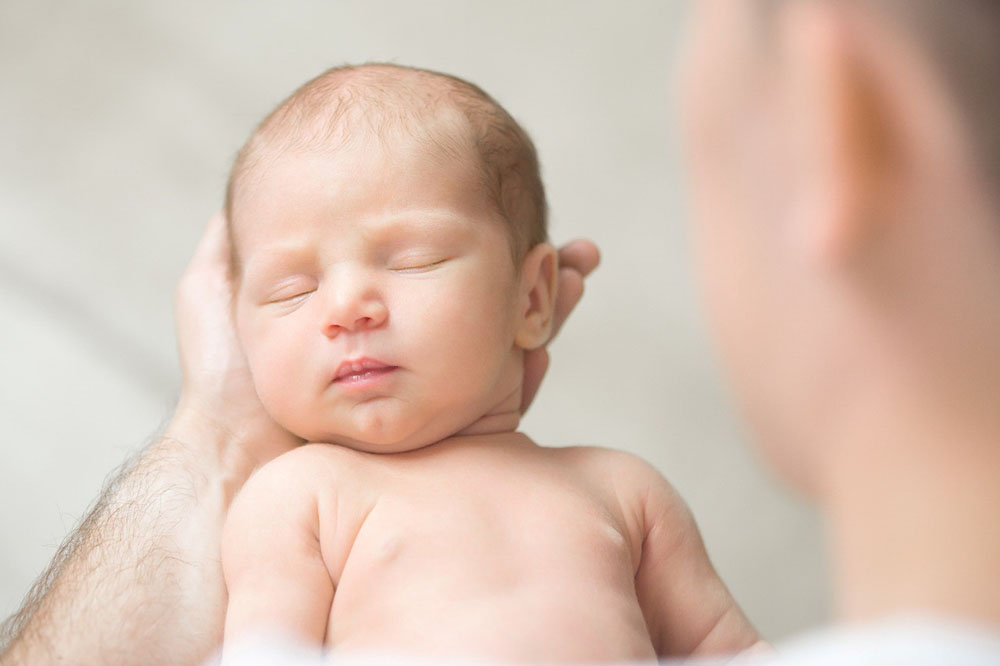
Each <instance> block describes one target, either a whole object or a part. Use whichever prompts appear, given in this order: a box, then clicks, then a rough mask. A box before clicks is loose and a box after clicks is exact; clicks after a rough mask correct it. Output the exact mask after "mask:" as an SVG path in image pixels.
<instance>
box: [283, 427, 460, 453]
mask: <svg viewBox="0 0 1000 666" xmlns="http://www.w3.org/2000/svg"><path fill="white" fill-rule="evenodd" d="M365 425H366V427H364V428H358V429H356V430H355V431H353V432H349V433H346V432H330V431H322V430H313V431H311V432H308V433H307V436H303V439H305V440H307V441H310V442H314V443H319V444H337V445H339V446H346V447H347V448H350V449H354V450H355V451H362V452H364V453H405V452H407V451H416V450H417V449H422V448H424V447H425V446H430V445H431V444H435V443H437V442H439V441H441V440H443V439H446V438H447V437H449V436H450V435H452V434H454V432H455V430H454V429H449V428H447V427H436V428H435V427H433V426H434V424H426V425H425V426H424V427H419V426H417V425H416V424H410V423H399V422H396V423H377V422H376V423H371V424H365Z"/></svg>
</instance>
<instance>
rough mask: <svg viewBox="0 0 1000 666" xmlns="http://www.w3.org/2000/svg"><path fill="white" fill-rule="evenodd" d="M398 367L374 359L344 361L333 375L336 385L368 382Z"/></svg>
mask: <svg viewBox="0 0 1000 666" xmlns="http://www.w3.org/2000/svg"><path fill="white" fill-rule="evenodd" d="M398 367H399V366H395V365H390V364H388V363H384V362H382V361H379V360H378V359H374V358H359V359H354V360H350V361H344V362H343V363H341V364H340V366H338V367H337V372H335V373H334V375H333V382H334V383H336V384H356V383H363V382H368V381H372V380H376V379H378V378H380V377H383V376H385V375H388V374H390V373H391V372H393V371H394V370H396V369H397V368H398Z"/></svg>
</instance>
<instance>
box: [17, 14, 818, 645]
mask: <svg viewBox="0 0 1000 666" xmlns="http://www.w3.org/2000/svg"><path fill="white" fill-rule="evenodd" d="M682 9H683V7H682V3H679V2H673V1H671V2H667V1H666V0H643V1H640V0H631V1H629V2H618V1H614V2H613V1H611V0H607V1H603V2H596V1H589V2H588V1H583V0H562V1H544V0H543V1H539V0H519V1H515V2H510V1H506V2H485V1H482V2H479V1H476V2H473V1H467V2H463V1H458V0H455V1H433V2H428V1H424V2H411V1H409V0H380V1H364V2H362V1H354V0H352V1H343V0H342V1H337V2H335V1H332V0H330V1H326V2H321V1H320V0H311V1H307V0H293V1H287V2H281V3H277V2H263V1H259V0H257V1H245V0H244V1H237V0H232V1H227V2H222V1H219V2H210V3H205V2H199V1H195V0H180V1H174V2H169V3H166V2H153V1H152V0H141V1H138V0H118V1H115V0H92V1H90V2H78V3H63V2H55V1H54V0H3V2H0V120H2V122H0V433H2V434H3V437H4V440H3V444H2V446H0V615H6V614H8V613H9V612H11V611H13V610H14V608H15V607H16V606H17V604H18V603H19V600H20V598H21V597H22V595H23V594H24V593H25V591H26V590H27V588H28V586H29V585H30V583H31V581H32V580H33V579H34V578H35V576H36V575H37V574H38V573H39V572H40V571H41V570H42V568H43V567H44V565H45V564H46V562H47V561H48V560H49V558H50V557H51V556H52V554H53V553H54V550H55V547H56V545H57V544H58V543H59V542H60V541H61V539H62V538H63V537H64V535H65V534H66V533H67V532H68V531H69V530H70V529H71V528H72V527H73V526H74V524H75V523H76V522H77V520H78V519H79V518H80V516H81V515H82V514H83V512H84V511H85V509H86V507H87V506H88V504H89V503H90V502H91V501H92V500H93V498H94V497H95V496H96V494H97V492H98V489H99V488H100V485H101V483H102V480H103V479H104V478H105V477H106V475H107V474H108V473H109V472H110V471H111V470H112V469H113V468H114V467H115V466H116V465H117V464H118V463H119V462H120V461H121V460H122V459H123V458H124V457H125V455H126V454H128V453H129V452H131V451H134V450H135V449H136V448H137V447H139V446H141V445H142V444H143V443H144V442H145V441H147V440H148V438H149V437H150V436H151V435H152V434H153V433H154V432H155V431H156V429H157V428H158V427H159V426H160V425H161V424H162V422H163V421H164V420H165V419H166V418H167V416H168V415H169V414H170V412H171V409H172V406H173V402H174V400H175V399H176V395H177V390H178V383H179V376H178V370H177V364H176V360H175V346H174V335H173V322H172V311H171V296H172V291H173V288H174V284H175V283H176V281H177V278H178V276H179V275H180V274H181V272H182V270H183V268H184V266H185V264H186V262H187V260H188V257H189V255H190V253H191V251H192V249H193V247H194V245H195V243H196V241H197V239H198V238H199V236H200V234H201V231H202V228H203V226H204V224H205V222H206V220H207V219H208V218H209V216H210V215H211V214H212V213H213V212H214V211H215V210H216V208H218V206H219V204H220V201H221V196H222V189H223V184H224V180H225V176H226V172H227V169H228V166H229V163H230V161H231V159H232V157H233V156H234V154H235V152H236V150H237V149H238V147H239V146H240V144H241V143H242V141H243V140H244V139H245V137H246V135H247V133H248V132H249V131H250V129H251V127H252V126H253V125H254V123H256V122H257V121H258V120H259V119H260V118H261V117H262V116H263V115H264V114H265V113H266V112H267V111H268V110H269V109H270V108H271V107H272V106H274V105H275V104H276V103H277V102H278V101H280V99H282V98H283V97H284V96H285V95H287V94H288V93H289V92H290V91H291V90H292V89H294V88H295V87H297V86H298V85H299V84H301V83H302V82H304V81H305V80H306V79H308V78H310V77H312V76H314V75H315V74H317V73H319V72H320V71H322V70H324V69H325V68H327V67H329V66H332V65H336V64H341V63H345V62H363V61H368V60H388V61H393V62H399V63H403V64H413V65H419V66H424V67H430V68H435V69H440V70H443V71H447V72H450V73H454V74H457V75H459V76H463V77H466V78H469V79H471V80H472V81H475V82H477V83H478V84H480V85H481V86H483V87H484V88H485V89H486V90H487V91H489V92H490V93H492V94H493V95H494V96H495V97H497V98H498V99H499V100H500V101H501V102H502V103H503V104H504V105H505V106H506V107H507V108H508V109H509V110H510V111H511V112H512V114H513V115H514V116H515V117H517V118H518V119H520V120H521V121H522V122H523V124H524V125H525V127H526V128H527V129H528V131H529V132H530V133H531V134H532V135H533V137H534V138H535V140H536V142H537V144H538V148H539V150H540V153H541V157H542V162H543V167H544V176H545V181H546V183H547V186H548V192H549V197H550V202H551V209H552V235H553V238H554V240H556V241H557V242H559V241H565V240H567V239H569V238H572V237H577V236H586V237H589V238H592V239H594V240H595V241H597V242H598V243H599V245H600V246H601V248H602V249H603V252H604V264H603V266H602V268H601V269H600V271H599V272H598V273H597V274H595V276H594V277H593V279H592V280H590V281H589V282H588V293H587V297H586V299H585V301H584V302H583V303H582V304H581V305H580V307H579V308H578V310H577V313H576V314H575V315H574V318H573V320H572V322H571V323H570V325H569V326H568V327H567V328H566V329H565V331H564V332H563V334H562V336H561V337H560V338H559V339H558V341H557V342H556V343H555V344H554V346H553V348H552V351H553V357H554V361H553V366H552V369H551V373H550V375H549V377H548V379H547V381H546V384H545V386H544V388H543V390H542V393H541V395H540V397H539V399H538V400H537V402H536V403H535V406H534V408H533V409H532V411H531V413H530V414H529V416H528V418H527V419H526V420H525V422H524V429H525V430H526V431H527V432H528V433H529V434H531V435H533V436H534V437H535V438H536V439H537V440H538V441H540V442H541V443H545V444H551V445H561V444H570V443H593V444H604V445H608V446H613V447H618V448H622V449H627V450H630V451H633V452H635V453H638V454H640V455H642V456H644V457H646V458H647V459H649V460H651V461H652V462H653V463H654V464H655V465H657V466H658V467H659V469H660V470H662V471H663V472H664V474H666V475H667V476H668V477H669V478H670V479H671V480H672V481H673V482H674V483H675V484H676V486H677V487H678V488H679V489H680V491H681V492H682V493H683V494H684V495H685V496H686V497H687V499H688V501H689V503H690V505H691V506H692V508H693V510H694V512H695V515H696V516H697V518H698V520H699V523H700V525H701V527H702V530H703V532H704V535H705V539H706V541H707V543H708V546H709V550H710V553H711V555H712V557H713V559H714V561H715V563H716V565H717V566H718V568H719V570H720V572H721V573H722V575H723V577H724V578H725V580H726V581H727V582H728V583H729V584H730V586H731V587H732V589H733V591H734V593H735V595H736V597H737V599H738V600H739V601H740V602H741V603H742V604H743V605H744V607H745V608H746V610H747V612H748V613H749V615H750V617H751V618H752V619H753V620H754V621H755V622H756V623H757V624H758V626H759V627H760V629H761V630H762V631H763V632H764V633H765V635H766V636H768V637H769V638H771V639H778V638H781V637H784V636H786V635H788V634H789V633H791V632H793V631H796V630H799V629H801V628H805V627H808V626H813V625H815V624H817V623H819V622H821V621H822V620H823V619H824V618H825V616H826V613H827V610H826V609H827V607H828V598H827V597H828V592H827V583H826V581H825V573H824V562H823V561H822V555H821V552H822V548H821V527H820V525H819V523H818V521H817V519H816V516H815V514H814V513H813V511H811V510H810V509H809V508H807V507H805V506H804V505H803V504H802V503H801V502H800V501H799V500H798V499H797V498H795V497H793V496H791V495H789V494H788V493H787V492H786V491H784V490H783V489H781V488H780V487H778V486H777V485H776V484H775V483H774V482H773V480H771V479H770V478H768V476H767V474H766V473H765V472H764V471H763V470H762V468H761V466H760V464H759V463H758V461H757V460H756V458H755V456H754V454H753V452H752V450H751V449H750V448H749V447H747V445H746V444H747V442H746V440H747V437H746V434H745V433H744V432H742V431H741V429H740V425H739V422H738V420H737V418H736V416H735V414H734V409H733V406H732V404H731V402H730V400H729V398H728V396H727V393H726V391H725V387H724V384H723V381H722V379H721V378H720V374H719V372H718V368H717V367H716V365H715V361H714V357H713V354H712V350H711V347H710V344H709V342H708V333H707V331H706V327H705V323H704V318H703V313H702V312H701V311H700V308H699V305H698V301H697V286H696V283H695V281H694V279H693V276H692V271H691V265H690V260H689V258H688V256H687V248H686V242H687V241H686V237H685V227H684V217H685V212H684V200H683V177H682V172H681V170H680V167H679V164H678V150H677V141H676V139H677V137H676V131H675V129H674V127H675V125H674V106H675V103H676V100H675V99H673V96H672V89H671V85H670V77H671V73H672V69H673V67H674V62H675V51H676V47H677V40H678V28H679V26H680V22H681V19H682Z"/></svg>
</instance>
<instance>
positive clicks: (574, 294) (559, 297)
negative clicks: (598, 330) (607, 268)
mask: <svg viewBox="0 0 1000 666" xmlns="http://www.w3.org/2000/svg"><path fill="white" fill-rule="evenodd" d="M582 297H583V276H582V275H581V274H580V273H579V272H578V271H577V270H576V269H575V268H560V269H559V286H558V290H557V291H556V305H555V310H554V311H553V313H552V335H550V336H549V342H552V340H553V338H555V337H556V334H557V333H559V329H561V328H562V325H563V323H564V322H565V321H566V318H567V317H569V313H570V312H572V311H573V308H575V307H576V304H577V303H579V302H580V298H582Z"/></svg>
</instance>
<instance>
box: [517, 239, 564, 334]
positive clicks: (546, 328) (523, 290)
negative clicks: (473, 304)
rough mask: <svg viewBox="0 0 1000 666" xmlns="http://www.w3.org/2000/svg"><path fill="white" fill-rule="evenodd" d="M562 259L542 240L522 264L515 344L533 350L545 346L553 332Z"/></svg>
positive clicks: (530, 251) (529, 252)
mask: <svg viewBox="0 0 1000 666" xmlns="http://www.w3.org/2000/svg"><path fill="white" fill-rule="evenodd" d="M558 277H559V259H558V255H557V254H556V250H555V248H554V247H552V246H551V245H549V244H548V243H539V244H538V245H536V246H535V247H533V248H531V250H529V251H528V254H527V255H526V256H525V258H524V261H523V262H522V263H521V281H520V290H519V292H518V308H519V310H518V322H517V330H516V332H515V335H514V344H515V345H517V346H518V347H520V348H521V349H525V350H530V349H537V348H538V347H541V346H542V345H544V344H545V343H546V342H548V340H549V336H550V335H551V334H552V318H553V313H554V311H555V303H556V283H557V280H558Z"/></svg>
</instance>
